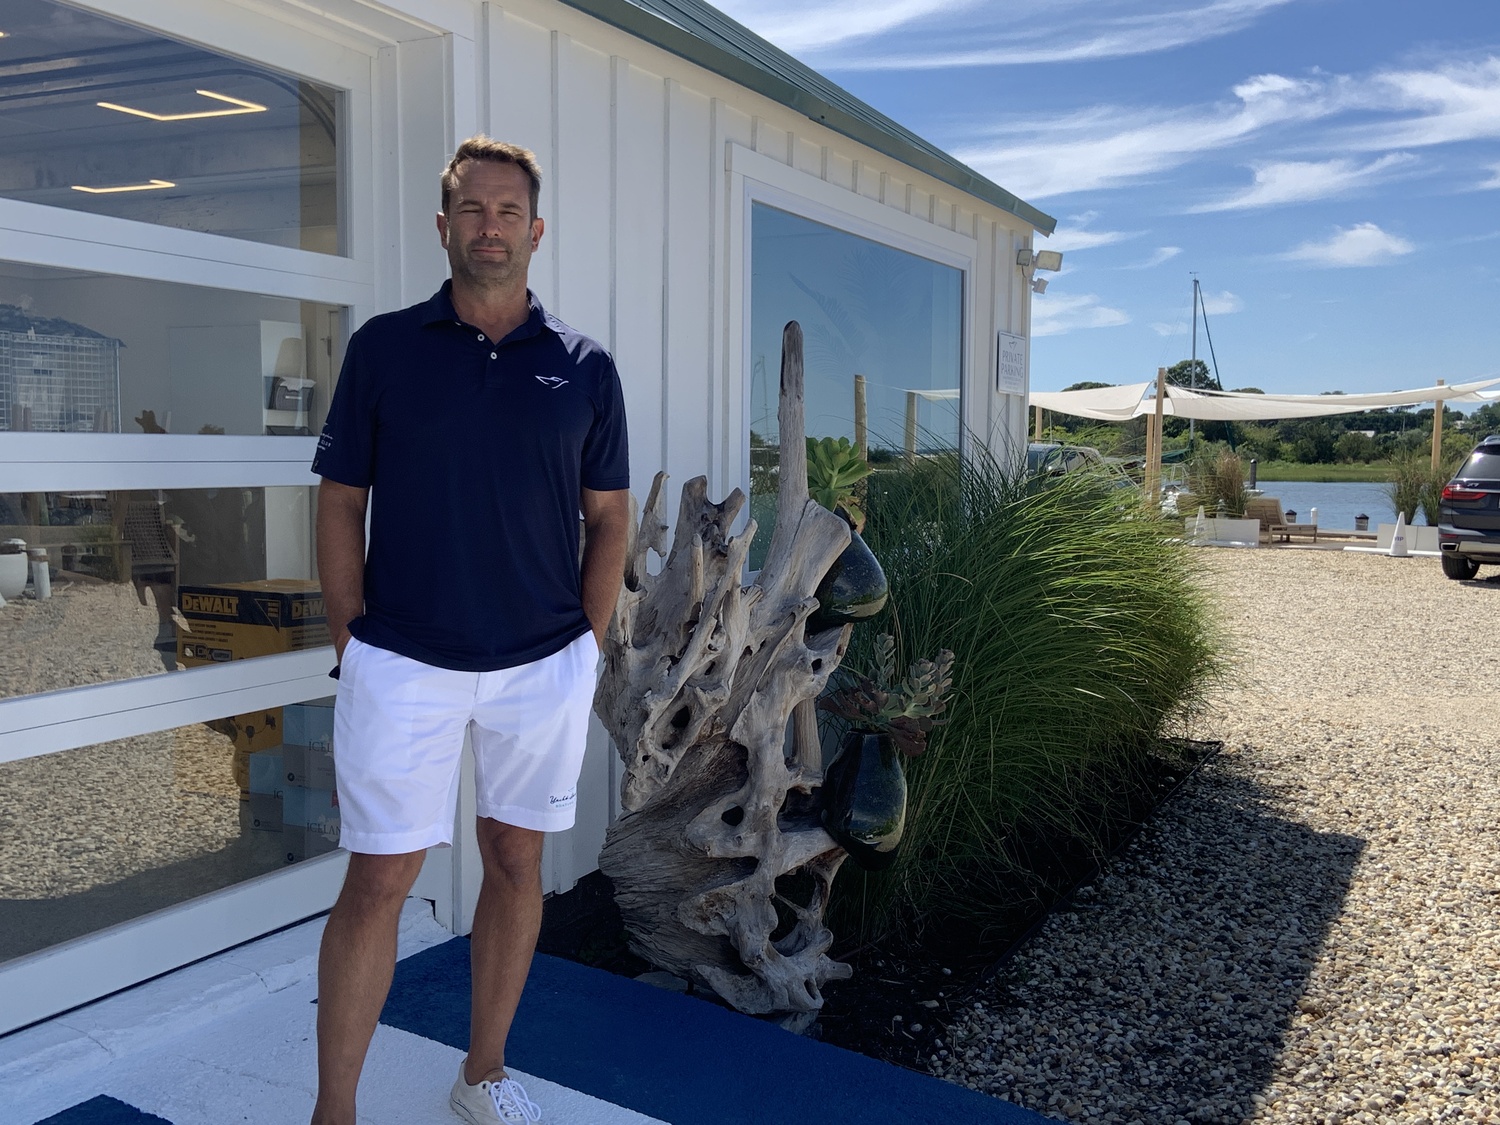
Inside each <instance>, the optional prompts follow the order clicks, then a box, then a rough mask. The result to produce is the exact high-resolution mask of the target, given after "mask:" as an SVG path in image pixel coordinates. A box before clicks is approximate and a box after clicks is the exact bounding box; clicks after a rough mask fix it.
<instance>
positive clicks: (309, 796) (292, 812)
mask: <svg viewBox="0 0 1500 1125" xmlns="http://www.w3.org/2000/svg"><path fill="white" fill-rule="evenodd" d="M281 842H282V849H283V851H284V853H285V859H286V862H288V863H296V862H298V861H299V860H304V859H309V858H311V857H312V856H316V855H323V854H325V853H326V852H331V851H333V850H334V849H335V848H337V847H338V846H339V798H338V794H337V793H336V792H334V791H333V790H331V789H306V788H303V787H302V786H300V785H293V786H288V787H287V788H286V790H284V792H283V794H282V829H281Z"/></svg>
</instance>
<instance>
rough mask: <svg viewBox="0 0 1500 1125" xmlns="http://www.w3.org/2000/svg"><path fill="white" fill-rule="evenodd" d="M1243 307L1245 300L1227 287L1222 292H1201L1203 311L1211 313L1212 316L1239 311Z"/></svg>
mask: <svg viewBox="0 0 1500 1125" xmlns="http://www.w3.org/2000/svg"><path fill="white" fill-rule="evenodd" d="M1244 307H1245V302H1244V301H1243V300H1241V299H1240V298H1239V297H1237V296H1235V295H1234V294H1233V293H1231V292H1229V290H1227V289H1226V290H1224V292H1222V293H1204V294H1203V311H1204V312H1206V313H1212V314H1213V315H1214V316H1227V315H1228V314H1229V313H1237V312H1239V311H1240V310H1241V309H1242V308H1244Z"/></svg>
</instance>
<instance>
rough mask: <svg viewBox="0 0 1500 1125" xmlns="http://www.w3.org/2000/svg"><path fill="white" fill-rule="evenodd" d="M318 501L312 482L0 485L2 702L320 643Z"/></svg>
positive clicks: (323, 640) (323, 629) (323, 633)
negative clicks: (150, 487)
mask: <svg viewBox="0 0 1500 1125" xmlns="http://www.w3.org/2000/svg"><path fill="white" fill-rule="evenodd" d="M316 503H317V493H316V490H315V489H313V488H307V487H285V488H200V489H167V490H163V491H152V492H30V493H9V494H3V493H0V541H12V542H10V543H6V542H0V552H8V553H0V596H3V597H4V598H5V599H6V603H5V605H4V606H0V698H8V697H11V696H17V695H28V694H31V693H33V692H44V691H57V690H60V689H62V688H71V687H82V686H85V685H88V684H97V683H105V682H109V681H112V680H126V679H131V678H133V677H136V676H152V675H157V674H159V673H162V672H167V671H175V670H177V669H178V668H179V667H194V666H197V665H199V664H207V663H216V662H222V661H225V660H239V659H243V658H246V657H253V656H265V655H269V654H271V653H276V652H291V651H295V650H298V649H305V648H316V647H318V646H319V645H325V644H328V643H329V641H328V626H327V622H326V620H325V618H324V615H323V599H322V595H321V594H320V593H319V591H318V586H317V582H316V580H315V575H316V570H315V561H314V558H313V521H314V519H315V518H316V512H315V508H316ZM15 540H20V541H22V543H23V544H24V546H21V547H18V546H16V544H15V543H14V542H13V541H15ZM44 567H45V575H43V573H42V571H43V568H44ZM38 579H40V582H38ZM43 595H44V596H43Z"/></svg>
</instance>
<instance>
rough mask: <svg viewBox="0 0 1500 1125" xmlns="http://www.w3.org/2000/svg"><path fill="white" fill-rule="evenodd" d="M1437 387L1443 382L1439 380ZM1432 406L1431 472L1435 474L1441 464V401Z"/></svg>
mask: <svg viewBox="0 0 1500 1125" xmlns="http://www.w3.org/2000/svg"><path fill="white" fill-rule="evenodd" d="M1437 385H1438V386H1440V387H1441V386H1442V385H1443V381H1442V380H1441V379H1439V380H1438V381H1437ZM1433 406H1434V407H1435V408H1436V409H1434V410H1433V412H1432V471H1433V472H1434V473H1435V472H1437V471H1438V469H1439V467H1441V465H1442V463H1443V400H1442V399H1438V400H1437V402H1435V403H1434V404H1433Z"/></svg>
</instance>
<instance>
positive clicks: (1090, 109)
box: [716, 0, 1500, 394]
mask: <svg viewBox="0 0 1500 1125" xmlns="http://www.w3.org/2000/svg"><path fill="white" fill-rule="evenodd" d="M716 6H717V7H719V8H720V9H721V10H723V11H724V12H726V13H727V14H729V15H731V16H732V17H734V18H735V19H737V20H739V21H741V22H742V23H744V24H746V25H747V26H748V27H750V28H751V29H752V30H754V31H756V32H758V33H759V34H761V35H763V36H764V37H765V38H767V39H769V40H771V41H772V42H773V43H775V44H776V45H777V46H779V47H781V48H782V49H784V50H786V51H788V52H789V53H791V54H793V55H795V56H796V57H797V58H798V59H800V60H801V61H803V62H805V63H807V64H808V65H810V66H812V67H814V68H815V69H817V70H818V71H820V72H822V73H823V74H824V75H826V76H827V77H829V78H831V79H832V80H834V81H835V82H838V83H839V84H840V85H842V86H844V87H845V88H846V89H847V90H849V91H850V92H851V93H852V94H854V95H855V96H856V97H859V98H861V99H862V100H864V101H866V102H868V103H869V104H871V105H872V106H874V107H875V108H876V109H878V110H880V111H881V112H883V113H885V114H886V115H888V116H890V117H892V118H894V119H895V120H896V121H898V122H900V123H901V124H902V125H905V126H906V127H907V128H909V129H912V130H913V131H915V132H916V133H918V134H919V135H921V136H923V137H925V138H926V139H928V140H930V141H932V142H933V143H935V144H937V145H939V146H940V147H942V148H943V149H945V150H946V151H947V152H949V153H950V154H952V155H953V156H955V157H957V158H958V159H960V160H962V161H963V162H964V163H966V164H968V165H969V166H970V167H972V168H974V169H975V170H976V171H978V172H980V173H981V174H982V175H984V176H986V177H987V178H989V179H990V180H992V181H994V182H995V183H997V184H999V185H1000V186H1001V187H1004V188H1005V189H1007V190H1008V191H1011V192H1013V193H1014V194H1016V195H1018V196H1020V197H1021V198H1022V199H1024V200H1026V201H1027V202H1028V203H1031V204H1032V205H1034V206H1036V207H1038V208H1040V209H1041V210H1042V211H1045V212H1046V213H1047V214H1049V215H1052V216H1053V217H1054V218H1056V219H1057V231H1056V233H1055V234H1054V235H1053V236H1052V237H1051V238H1050V239H1047V238H1041V237H1038V238H1037V240H1036V245H1037V246H1038V247H1039V248H1043V249H1056V250H1062V251H1063V252H1064V261H1063V269H1062V271H1061V272H1059V273H1056V274H1046V275H1042V276H1046V277H1048V279H1049V285H1048V288H1047V292H1046V293H1045V294H1041V295H1038V296H1035V297H1033V304H1032V318H1033V319H1032V333H1033V340H1032V354H1031V385H1032V387H1033V389H1035V390H1061V389H1063V388H1064V387H1066V386H1069V385H1070V384H1073V383H1076V382H1080V381H1082V380H1094V381H1098V382H1104V383H1128V382H1140V381H1143V380H1147V379H1152V378H1154V377H1155V375H1156V369H1157V368H1158V367H1161V366H1170V365H1171V364H1173V363H1175V362H1177V361H1178V360H1182V359H1186V358H1188V357H1189V355H1190V354H1191V352H1192V339H1191V331H1190V325H1191V320H1192V308H1193V299H1192V282H1193V277H1194V276H1195V275H1196V277H1197V279H1198V281H1199V283H1200V285H1201V290H1202V294H1203V299H1204V305H1205V308H1206V320H1207V325H1208V331H1209V332H1210V333H1211V334H1212V344H1213V355H1212V357H1210V355H1209V342H1208V339H1207V337H1206V336H1205V335H1204V331H1203V327H1202V323H1201V321H1200V326H1199V336H1198V355H1199V357H1200V358H1202V359H1205V360H1209V359H1210V358H1212V360H1213V361H1214V362H1215V363H1216V367H1217V371H1218V374H1219V376H1220V378H1221V380H1222V382H1223V385H1224V387H1225V388H1226V389H1235V388H1240V387H1258V388H1260V389H1261V390H1265V391H1272V392H1280V393H1299V394H1316V393H1321V392H1324V391H1345V392H1350V393H1353V392H1359V391H1386V390H1396V389H1402V388H1412V387H1421V386H1428V385H1431V384H1432V383H1434V382H1435V381H1436V380H1437V379H1444V380H1446V381H1447V382H1449V383H1454V382H1461V381H1465V380H1472V379H1479V378H1484V377H1486V376H1495V377H1500V0H1427V2H1425V3H1418V2H1415V0H1005V2H1004V3H1001V2H999V0H813V2H808V0H716Z"/></svg>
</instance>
